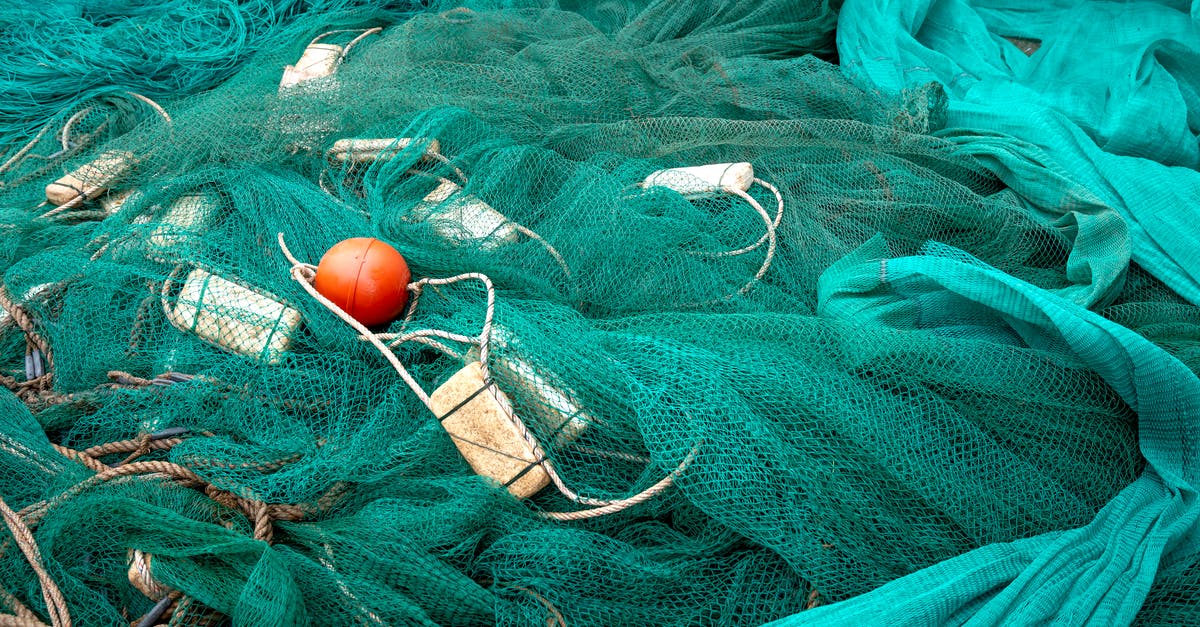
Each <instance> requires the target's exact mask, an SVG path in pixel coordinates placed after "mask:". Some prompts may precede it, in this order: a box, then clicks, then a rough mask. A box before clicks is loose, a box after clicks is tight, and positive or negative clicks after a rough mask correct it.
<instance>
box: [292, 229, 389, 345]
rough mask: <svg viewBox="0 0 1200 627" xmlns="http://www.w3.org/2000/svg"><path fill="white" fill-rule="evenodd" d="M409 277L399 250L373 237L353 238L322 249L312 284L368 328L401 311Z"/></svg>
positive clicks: (385, 321) (386, 320)
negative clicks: (322, 255)
mask: <svg viewBox="0 0 1200 627" xmlns="http://www.w3.org/2000/svg"><path fill="white" fill-rule="evenodd" d="M410 280H412V273H411V272H410V271H409V269H408V263H407V262H406V261H404V257H402V256H401V255H400V252H399V251H397V250H396V249H395V248H392V247H391V246H389V245H388V244H387V243H386V242H383V241H380V240H377V239H375V238H372V237H354V238H351V239H348V240H342V241H340V242H338V243H337V244H334V245H333V247H332V248H330V249H329V250H327V251H325V256H324V257H321V263H319V264H317V276H316V279H315V280H314V281H313V287H315V288H316V289H317V291H318V292H320V293H321V295H322V296H324V297H325V298H328V299H329V300H331V301H333V302H334V303H335V304H336V305H337V306H338V307H341V308H342V310H343V311H345V312H346V313H348V314H350V316H351V317H352V318H354V319H355V320H358V321H359V322H361V323H363V325H364V326H368V327H370V326H375V325H377V324H384V323H387V322H391V321H392V320H395V319H396V318H397V317H398V316H399V315H400V314H401V313H403V312H404V307H405V306H406V305H408V282H409V281H410Z"/></svg>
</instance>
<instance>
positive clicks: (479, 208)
mask: <svg viewBox="0 0 1200 627" xmlns="http://www.w3.org/2000/svg"><path fill="white" fill-rule="evenodd" d="M461 191H462V188H461V187H459V186H458V185H457V184H455V183H453V182H451V181H445V180H443V181H442V182H441V184H440V185H438V186H437V188H436V189H434V190H433V191H432V192H429V194H427V195H426V196H425V198H424V199H422V200H421V202H420V203H418V204H417V206H415V207H413V210H412V213H413V216H414V217H416V218H417V219H419V220H424V221H427V222H429V223H430V224H431V225H432V226H433V229H434V231H436V232H437V234H438V235H440V236H441V237H442V238H444V239H446V240H448V241H450V242H452V243H464V244H465V243H478V244H479V245H480V247H481V248H483V249H485V250H491V249H495V248H498V247H499V246H501V245H503V244H511V243H515V242H516V241H517V240H518V239H519V238H520V234H519V233H518V231H517V229H516V226H515V225H514V224H513V223H512V222H511V221H509V219H508V218H506V217H504V214H502V213H500V212H499V211H496V210H495V209H493V208H492V207H491V206H490V205H488V204H487V203H485V202H483V201H482V200H480V199H478V198H476V197H475V196H472V195H470V194H466V193H460V192H461Z"/></svg>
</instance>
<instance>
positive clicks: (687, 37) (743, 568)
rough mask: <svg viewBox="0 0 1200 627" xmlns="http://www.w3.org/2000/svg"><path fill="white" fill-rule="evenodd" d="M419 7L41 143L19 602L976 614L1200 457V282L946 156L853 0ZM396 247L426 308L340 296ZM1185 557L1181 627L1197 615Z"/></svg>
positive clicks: (15, 273)
mask: <svg viewBox="0 0 1200 627" xmlns="http://www.w3.org/2000/svg"><path fill="white" fill-rule="evenodd" d="M511 4H518V3H511ZM393 9H394V8H393ZM393 9H389V10H393ZM408 9H409V10H413V11H417V12H415V13H413V14H411V15H408V14H405V15H403V16H400V15H398V14H396V13H387V12H385V11H382V10H381V11H377V12H375V13H362V14H361V16H360V19H359V20H357V21H355V20H353V19H351V18H352V17H353V16H354V13H353V12H342V13H338V14H337V15H336V17H335V18H331V19H329V20H328V21H321V20H320V19H319V17H318V16H319V12H310V13H304V14H303V16H302V17H296V18H295V22H294V23H292V25H291V26H288V27H287V29H285V30H281V31H280V32H284V33H285V34H286V35H287V36H284V35H280V34H278V33H275V34H274V35H271V36H270V37H267V36H264V38H263V39H262V40H260V41H259V43H257V44H255V45H256V46H258V48H259V49H258V51H257V52H256V54H254V55H253V57H252V58H243V59H241V60H240V63H242V65H240V66H239V67H240V69H238V70H237V71H236V73H232V72H231V73H232V76H231V77H229V78H228V79H227V80H222V79H225V75H224V74H223V73H219V72H218V73H214V74H212V76H211V77H210V79H211V81H212V82H211V84H208V83H206V84H205V85H206V86H205V87H202V88H201V87H197V88H196V89H195V90H191V91H187V92H186V93H177V94H173V95H169V96H166V97H164V94H162V93H160V92H152V90H148V89H145V88H144V87H143V88H140V89H136V88H134V87H136V85H132V84H121V85H120V86H121V87H122V88H121V89H115V88H114V89H105V90H103V91H102V92H97V93H95V94H90V93H88V94H81V95H78V96H76V97H73V98H70V99H64V100H63V101H62V102H63V103H64V104H63V105H62V106H61V107H60V108H59V109H57V110H56V111H55V112H54V113H53V115H51V116H49V118H48V119H47V120H46V126H45V129H46V130H45V132H44V133H41V134H40V135H39V133H40V132H41V130H42V129H41V128H40V127H37V128H33V129H31V131H22V132H17V131H13V132H12V133H11V135H10V137H11V139H10V140H9V141H8V146H7V148H8V151H7V152H6V153H5V157H4V159H5V161H6V163H5V165H4V166H3V168H0V177H2V181H3V186H2V187H0V259H2V262H0V263H2V264H3V267H4V272H3V277H2V283H3V291H2V292H0V296H2V297H3V298H2V301H3V302H2V303H0V304H3V305H4V310H5V313H4V316H5V317H4V318H3V319H2V320H0V330H2V332H0V360H2V361H0V374H2V376H3V378H2V379H0V380H2V381H3V383H4V384H5V386H6V387H8V388H10V389H11V390H12V392H13V393H11V394H8V393H6V394H5V396H4V397H3V398H2V399H0V469H2V470H0V498H2V499H3V503H5V504H6V505H5V507H6V508H8V509H9V510H11V514H7V513H6V516H5V521H6V525H5V527H6V528H7V529H8V531H6V532H5V534H6V535H4V536H3V538H4V544H3V545H2V548H0V610H2V611H3V612H4V613H7V614H10V615H13V616H16V617H18V618H13V619H11V620H12V621H13V623H12V624H41V623H45V624H55V625H57V624H64V622H65V620H66V619H65V616H66V613H69V616H70V620H71V621H73V623H74V624H77V625H111V624H130V623H133V624H137V623H141V624H146V625H150V624H159V623H168V624H172V625H216V624H226V623H231V624H237V625H293V624H319V625H325V624H330V625H332V624H374V625H393V624H436V625H481V624H502V625H529V624H539V625H540V624H546V625H563V626H565V625H639V624H647V625H650V624H653V625H693V624H714V625H760V624H764V623H767V622H771V621H775V620H794V621H806V620H809V619H810V617H812V618H811V620H822V617H824V620H828V621H830V622H838V621H840V622H843V623H845V624H869V623H871V622H873V621H875V622H878V621H877V620H876V619H879V617H882V616H884V615H885V612H886V611H887V606H888V604H891V605H892V607H893V609H895V611H896V612H898V613H897V614H896V616H897V617H900V618H906V619H908V620H915V619H914V618H913V617H919V616H922V615H921V614H920V611H930V612H934V610H929V608H938V607H941V606H939V605H938V603H939V600H941V601H946V600H947V599H949V600H950V601H946V603H947V604H948V603H951V602H952V601H959V600H961V601H962V606H961V612H963V613H962V614H955V615H954V616H955V617H958V618H961V617H964V616H969V614H970V611H971V609H973V608H976V607H977V606H975V605H972V603H973V602H975V601H973V599H975V598H976V597H975V596H971V594H976V593H977V592H978V588H979V587H980V586H982V585H983V582H986V581H988V579H987V577H988V575H989V573H991V572H993V571H992V570H988V569H989V568H992V569H994V572H996V573H1001V572H1003V573H1007V572H1008V570H1005V569H1006V568H1007V569H1009V570H1012V569H1013V568H1015V566H1014V564H1016V563H1017V562H1018V561H1019V559H1018V558H1017V557H1013V556H1014V555H1016V556H1026V555H1030V554H1033V553H1036V551H1035V550H1034V549H1031V548H1029V547H1034V548H1037V549H1039V550H1040V545H1037V546H1035V544H1036V543H1038V542H1046V543H1050V542H1055V541H1059V540H1062V541H1063V542H1066V540H1067V539H1069V538H1073V536H1072V534H1073V533H1076V532H1077V531H1078V530H1079V529H1086V528H1088V527H1089V526H1094V525H1096V524H1097V523H1096V522H1095V521H1096V520H1098V515H1099V516H1100V517H1101V518H1103V516H1104V515H1105V512H1108V511H1109V510H1110V509H1111V503H1116V502H1123V501H1121V499H1122V498H1126V497H1128V496H1129V494H1130V491H1131V490H1133V489H1134V488H1138V486H1141V487H1143V488H1145V490H1146V491H1147V492H1146V493H1147V494H1149V493H1150V492H1149V491H1150V488H1149V487H1146V486H1144V485H1143V484H1144V483H1146V481H1147V477H1151V478H1155V477H1157V478H1159V479H1161V478H1162V477H1164V476H1165V477H1168V478H1167V479H1166V480H1162V483H1169V482H1170V481H1174V480H1175V479H1174V477H1175V476H1176V475H1177V474H1178V471H1177V470H1176V469H1177V468H1178V459H1176V457H1178V455H1176V454H1177V453H1178V451H1174V450H1173V449H1172V453H1171V454H1172V455H1176V457H1171V456H1170V455H1167V453H1163V452H1162V450H1160V449H1159V448H1156V446H1157V445H1155V444H1154V442H1157V441H1158V440H1162V439H1169V438H1170V437H1172V436H1171V435H1170V434H1171V433H1173V431H1172V427H1171V425H1170V424H1169V420H1168V417H1173V418H1170V419H1171V420H1177V421H1180V422H1181V423H1184V424H1186V420H1187V419H1188V418H1189V417H1191V416H1194V413H1189V412H1193V411H1194V410H1195V409H1196V408H1197V407H1200V387H1197V385H1196V381H1195V375H1194V374H1193V371H1195V370H1197V369H1198V368H1200V351H1198V350H1197V339H1198V338H1200V333H1198V330H1200V316H1197V313H1196V309H1195V307H1194V306H1192V305H1190V304H1188V303H1187V301H1185V300H1183V299H1181V298H1179V297H1178V296H1176V295H1175V293H1174V292H1173V291H1171V289H1169V288H1168V287H1166V286H1165V285H1164V284H1163V283H1162V282H1160V280H1159V279H1158V278H1156V276H1155V275H1154V274H1153V273H1152V272H1148V271H1147V270H1144V269H1143V268H1141V267H1140V266H1137V265H1133V266H1130V264H1129V251H1130V247H1131V245H1130V234H1129V232H1128V230H1127V226H1126V222H1125V221H1124V220H1122V218H1121V217H1120V216H1119V215H1118V213H1117V212H1115V211H1114V210H1113V209H1112V208H1111V207H1110V206H1109V205H1108V204H1106V201H1104V200H1101V199H1100V198H1098V197H1097V195H1096V194H1095V193H1094V192H1093V191H1092V190H1091V189H1090V188H1088V187H1086V186H1084V185H1081V184H1079V183H1077V182H1075V180H1074V179H1073V178H1071V177H1069V176H1067V175H1065V174H1064V173H1063V172H1062V171H1060V170H1058V169H1055V168H1050V167H1046V168H1044V171H1042V173H1041V174H1040V176H1041V177H1042V178H1041V179H1040V180H1041V181H1043V182H1045V183H1046V185H1044V186H1043V187H1041V188H1038V189H1037V190H1032V191H1031V190H1018V189H1017V188H1016V186H1014V185H1012V184H1011V182H1010V181H1009V180H1008V179H1009V177H1008V176H1007V175H1008V172H1006V171H1003V170H1002V169H999V168H995V167H989V166H992V165H993V164H992V163H991V162H989V161H987V160H986V159H983V158H981V157H980V156H979V154H978V152H979V151H977V150H973V149H971V148H969V147H968V148H964V146H963V145H962V143H961V142H957V141H954V138H947V137H938V136H936V135H937V134H939V133H940V132H942V131H943V130H944V129H945V125H946V121H947V115H948V110H949V102H950V101H949V100H948V98H947V96H946V92H945V90H944V89H943V88H942V87H941V86H939V85H937V84H933V83H928V84H912V85H907V86H905V88H904V89H898V90H894V91H891V92H889V93H879V92H876V91H875V90H873V89H871V88H869V87H863V86H856V85H855V84H854V83H852V82H851V81H849V80H847V79H846V78H844V77H843V76H842V74H841V70H840V69H839V68H838V67H837V66H835V65H831V64H829V63H828V62H827V61H825V60H822V58H830V57H831V55H832V53H833V49H832V36H833V27H834V21H835V19H836V16H835V14H834V12H833V10H832V9H831V8H830V7H829V6H827V5H826V4H825V3H810V4H808V5H797V4H796V3H787V2H764V3H728V4H727V3H718V2H699V3H692V4H686V5H685V4H682V3H674V2H653V3H644V2H624V3H621V2H611V3H599V4H590V3H588V4H587V6H582V5H581V6H573V5H569V4H566V3H564V4H561V5H554V6H550V5H549V4H548V3H528V4H524V5H522V6H507V5H506V6H500V5H499V4H497V3H491V4H484V3H479V4H476V5H469V6H460V5H457V4H454V5H446V6H429V7H409V8H408ZM418 9H420V10H418ZM394 10H396V11H399V10H400V9H394ZM283 13H286V12H282V11H281V14H283ZM281 28H282V27H281ZM231 63H232V62H231ZM217 83H219V85H218V84H217ZM281 83H283V84H282V85H281ZM196 84H197V85H199V82H197V83H196ZM144 92H152V93H144ZM30 115H31V114H30ZM1030 154H1035V153H1034V151H1033V149H1032V148H1031V149H1030ZM696 166H711V167H709V168H708V169H703V170H695V169H691V170H687V169H682V168H695V167H696ZM353 237H374V238H378V239H381V240H383V241H384V242H387V243H388V244H390V245H392V246H394V247H395V248H396V249H397V250H399V251H400V252H401V253H402V254H403V256H404V257H405V259H406V260H407V263H408V265H409V266H410V268H411V270H412V274H413V278H414V280H415V281H418V283H417V284H414V286H413V288H412V290H411V293H412V295H411V296H410V309H409V310H408V311H406V313H405V316H404V317H403V318H402V319H400V320H397V321H395V322H392V323H391V324H389V325H383V326H379V327H374V328H370V329H356V328H353V327H352V326H351V325H350V324H349V323H348V322H347V321H346V320H344V319H343V318H342V317H340V316H339V315H338V312H337V311H334V310H331V308H330V307H328V306H326V304H324V303H322V302H321V301H320V300H319V299H317V298H316V297H314V296H313V294H312V293H311V292H310V289H309V286H308V285H307V282H308V280H309V279H311V268H310V267H307V266H305V265H304V264H317V263H318V262H319V261H320V260H321V258H322V256H323V255H324V253H325V251H327V250H328V249H329V248H330V247H332V246H333V245H334V244H336V243H338V242H340V241H342V240H345V239H348V238H353ZM289 255H290V256H291V257H292V258H289ZM1130 268H1132V269H1130ZM1151 270H1152V269H1151ZM453 277H458V280H453V281H434V282H425V283H420V282H419V280H420V279H450V278H453ZM1089 308H1091V310H1089ZM362 331H368V332H369V333H370V334H371V335H370V336H369V337H368V336H365V335H364V334H363V333H362ZM368 340H373V341H368ZM477 363H482V367H483V368H484V369H486V376H481V375H480V374H478V373H479V372H480V371H479V370H475V369H474V368H477V367H478V366H476V365H475V364H477ZM1188 368H1190V369H1191V370H1189V369H1188ZM404 377H408V378H409V380H410V381H409V382H406V381H405V378H404ZM424 395H429V396H430V398H428V399H424V400H429V401H430V406H427V405H426V403H424V402H423V398H422V397H423V396H424ZM433 407H440V408H441V409H440V410H438V411H431V409H432V408H433ZM487 420H492V422H490V423H488V422H487ZM472 421H475V422H472ZM1147 426H1149V427H1150V431H1151V436H1153V438H1151V437H1148V436H1147V433H1146V429H1147ZM487 429H493V431H492V432H490V433H491V434H492V435H495V434H496V433H508V434H510V435H509V436H507V437H509V439H508V440H496V441H490V440H484V439H482V438H483V437H484V436H485V435H486V433H485V431H486V430H487ZM512 429H516V431H511V430H512ZM506 430H507V431H506ZM511 433H517V435H516V436H512V435H511ZM1164 456H1165V457H1164ZM500 462H503V463H505V464H508V467H510V468H511V467H512V466H513V463H514V462H515V463H516V467H518V468H520V470H519V471H517V472H512V471H509V470H505V471H503V472H501V471H494V472H493V473H492V474H490V475H489V472H488V471H487V469H488V468H491V467H492V466H489V464H492V465H494V464H498V463H500ZM1127 500H1128V499H1127ZM1145 500H1146V501H1147V502H1150V501H1151V499H1150V497H1149V496H1146V497H1145ZM1154 503H1155V504H1156V505H1161V503H1158V502H1154ZM1134 509H1136V508H1134ZM1147 511H1148V512H1152V513H1153V512H1157V511H1158V510H1151V509H1147ZM0 513H2V512H0ZM1148 515H1150V514H1148ZM1114 524H1115V523H1114ZM1177 526H1180V527H1186V526H1187V525H1186V524H1184V523H1182V522H1181V523H1179V524H1178V525H1177ZM1093 535H1094V537H1090V540H1089V542H1090V543H1088V542H1082V541H1080V542H1079V543H1078V546H1079V547H1080V548H1081V550H1084V549H1087V550H1093V549H1094V550H1095V551H1097V552H1099V553H1101V554H1103V551H1104V549H1096V548H1095V544H1096V542H1102V541H1104V540H1106V539H1107V538H1108V537H1109V536H1106V535H1103V534H1093ZM1127 544H1128V546H1126V547H1125V548H1126V549H1127V550H1129V551H1135V550H1140V548H1144V547H1143V545H1142V544H1137V543H1132V544H1129V543H1127ZM1067 546H1071V545H1069V544H1068V545H1067ZM1145 546H1152V547H1156V548H1154V550H1163V546H1164V545H1163V544H1162V543H1159V544H1152V543H1147V544H1146V545H1145ZM1171 546H1172V547H1175V546H1178V547H1180V548H1179V549H1178V553H1177V554H1173V561H1172V562H1171V565H1170V567H1164V569H1163V570H1162V571H1161V573H1160V574H1161V577H1160V578H1159V579H1157V580H1156V581H1155V582H1154V586H1153V587H1152V588H1150V592H1149V596H1147V597H1146V598H1145V604H1144V609H1143V610H1142V614H1141V615H1140V616H1141V618H1142V619H1143V620H1144V621H1146V622H1147V623H1154V622H1171V621H1176V622H1186V621H1189V620H1194V619H1195V615H1194V609H1191V607H1192V603H1191V597H1190V596H1189V595H1192V594H1194V593H1195V592H1194V591H1195V590H1196V589H1197V570H1196V568H1195V562H1194V557H1193V555H1194V552H1189V551H1188V549H1187V545H1184V544H1179V545H1171ZM1006 551H1011V553H1006ZM980 552H984V553H985V554H986V555H984V557H978V556H980V555H981V553H980ZM988 552H990V553H988ZM988 556H991V557H990V558H989V557H988ZM988 559H991V560H992V561H990V562H989V561H988ZM963 560H968V561H966V562H964V561H963ZM970 560H975V561H970ZM1148 561H1152V560H1151V559H1148ZM1155 563H1157V562H1155ZM939 569H940V570H939ZM980 572H982V573H983V574H982V575H980ZM999 576H1000V575H996V577H999ZM938 581H951V582H953V587H948V588H946V589H945V590H942V591H941V592H939V591H938V589H937V582H938ZM1067 583H1069V582H1067ZM1063 585H1067V584H1066V583H1064V584H1063ZM897 587H898V588H897ZM896 589H900V590H902V591H903V592H904V593H905V595H906V596H905V598H906V599H908V600H907V602H906V603H901V602H898V601H896V598H897V596H899V595H893V596H887V595H889V594H892V591H894V590H896ZM984 590H987V588H984ZM996 593H997V594H1017V593H1012V592H1007V591H1004V592H1001V591H996ZM1118 593H1119V591H1118V592H1114V594H1118ZM938 594H941V595H942V596H937V595H938ZM880 599H882V600H880ZM1136 601H1137V603H1136V604H1135V607H1134V612H1135V613H1136V611H1137V607H1139V606H1142V605H1143V604H1142V603H1141V599H1137V600H1136ZM1014 604H1016V605H1017V606H1019V605H1020V597H1019V596H1018V597H1017V600H1016V601H1014ZM825 606H828V607H825ZM912 608H918V609H916V610H914V609H912ZM954 609H955V611H959V610H960V608H959V606H955V608H954ZM939 611H940V610H939ZM899 612H907V614H903V615H901V614H899ZM929 616H930V617H932V618H933V619H936V620H942V621H951V620H954V619H953V618H951V617H948V615H940V614H936V612H934V613H932V614H929ZM1129 616H1132V615H1129ZM789 617H792V618H791V619H789ZM872 617H874V618H872ZM1001 618H1002V617H1001ZM5 620H8V619H5ZM16 621H25V622H16ZM1126 622H1128V621H1126Z"/></svg>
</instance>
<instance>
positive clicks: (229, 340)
mask: <svg viewBox="0 0 1200 627" xmlns="http://www.w3.org/2000/svg"><path fill="white" fill-rule="evenodd" d="M174 301H175V303H174V306H173V307H168V308H167V318H168V319H169V320H170V322H171V324H173V325H175V327H177V328H178V329H180V330H181V331H185V332H191V333H194V334H196V336H197V337H199V338H200V339H202V340H204V341H206V342H208V343H210V344H213V345H214V346H217V347H220V348H223V349H225V350H228V351H231V352H234V353H239V354H242V355H245V356H247V357H251V358H253V359H257V360H260V361H263V362H266V363H268V364H272V365H274V364H278V363H279V362H280V361H281V360H282V359H283V355H284V353H286V352H287V351H288V349H289V348H291V344H292V341H293V339H294V338H295V335H296V333H297V332H298V330H299V328H300V322H301V316H300V312H299V311H296V310H295V309H292V308H291V307H288V306H287V305H285V304H283V303H281V302H279V301H277V300H275V299H273V298H271V297H269V296H266V295H263V294H260V293H258V292H257V291H254V290H252V289H250V288H247V287H243V286H241V285H239V284H237V283H234V282H233V281H230V280H228V279H225V278H222V277H220V276H217V275H215V274H210V273H209V272H206V271H204V270H201V269H199V268H197V269H194V270H192V271H191V272H190V273H189V274H188V276H187V278H186V279H184V281H183V287H182V289H181V290H180V292H179V294H178V295H177V296H176V297H175V298H174Z"/></svg>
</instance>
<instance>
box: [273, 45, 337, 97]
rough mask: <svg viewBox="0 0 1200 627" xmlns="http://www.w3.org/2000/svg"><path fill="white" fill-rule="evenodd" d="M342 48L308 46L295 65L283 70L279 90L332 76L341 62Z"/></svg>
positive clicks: (335, 46) (334, 46)
mask: <svg viewBox="0 0 1200 627" xmlns="http://www.w3.org/2000/svg"><path fill="white" fill-rule="evenodd" d="M344 50H345V49H344V48H343V47H342V46H338V45H334V44H309V46H308V47H307V48H305V49H304V54H302V55H300V60H299V61H297V62H296V65H288V66H285V67H284V68H283V78H282V79H280V81H279V89H280V90H283V89H287V88H289V87H294V86H296V85H299V84H300V83H303V82H305V81H310V80H312V79H314V78H325V77H327V76H333V73H334V72H335V71H337V67H338V63H339V62H340V61H341V57H342V52H343V51H344Z"/></svg>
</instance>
